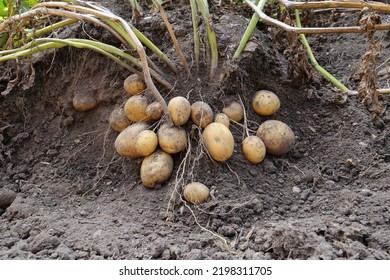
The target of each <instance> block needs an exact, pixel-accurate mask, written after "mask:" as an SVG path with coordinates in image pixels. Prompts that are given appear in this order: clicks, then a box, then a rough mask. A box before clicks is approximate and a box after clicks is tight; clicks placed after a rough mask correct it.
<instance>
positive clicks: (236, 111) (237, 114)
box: [222, 101, 244, 122]
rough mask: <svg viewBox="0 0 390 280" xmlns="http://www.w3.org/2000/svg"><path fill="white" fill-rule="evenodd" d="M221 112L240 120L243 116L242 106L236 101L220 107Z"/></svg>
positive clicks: (230, 117) (237, 120)
mask: <svg viewBox="0 0 390 280" xmlns="http://www.w3.org/2000/svg"><path fill="white" fill-rule="evenodd" d="M222 112H224V113H225V114H226V115H227V116H228V117H229V119H231V120H233V121H235V122H240V121H241V120H242V118H243V117H244V109H243V108H242V105H241V104H240V103H238V102H235V101H234V102H232V103H231V104H230V105H229V106H227V107H225V108H223V109H222Z"/></svg>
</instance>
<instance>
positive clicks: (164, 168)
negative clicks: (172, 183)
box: [141, 150, 173, 189]
mask: <svg viewBox="0 0 390 280" xmlns="http://www.w3.org/2000/svg"><path fill="white" fill-rule="evenodd" d="M172 171H173V159H172V156H171V155H170V154H168V153H166V152H164V151H162V150H156V151H155V152H154V153H153V154H151V155H150V156H147V157H145V158H144V160H143V161H142V164H141V181H142V183H143V184H144V186H145V187H147V188H152V189H153V188H155V187H156V185H157V184H161V183H164V182H165V181H166V180H168V178H169V176H171V174H172Z"/></svg>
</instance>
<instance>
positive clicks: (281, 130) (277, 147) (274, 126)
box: [256, 120, 295, 155]
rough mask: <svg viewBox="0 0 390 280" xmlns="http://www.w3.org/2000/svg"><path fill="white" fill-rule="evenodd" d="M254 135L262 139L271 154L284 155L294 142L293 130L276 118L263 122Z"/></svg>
mask: <svg viewBox="0 0 390 280" xmlns="http://www.w3.org/2000/svg"><path fill="white" fill-rule="evenodd" d="M256 135H257V136H258V137H260V138H261V140H263V142H264V145H265V147H266V149H267V153H269V154H272V155H284V154H286V153H288V152H289V151H290V150H291V149H292V148H293V147H294V144H295V136H294V132H293V131H292V130H291V128H290V127H289V126H288V125H287V124H285V123H284V122H281V121H277V120H268V121H265V122H263V123H262V124H261V125H260V126H259V128H258V130H257V133H256Z"/></svg>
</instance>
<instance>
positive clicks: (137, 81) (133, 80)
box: [123, 74, 145, 95]
mask: <svg viewBox="0 0 390 280" xmlns="http://www.w3.org/2000/svg"><path fill="white" fill-rule="evenodd" d="M123 87H124V89H125V91H126V92H127V93H128V94H131V95H137V94H140V93H141V92H143V91H144V90H145V83H144V82H143V80H142V78H141V77H139V76H138V75H137V74H133V75H130V76H129V77H127V78H126V79H125V81H124V82H123Z"/></svg>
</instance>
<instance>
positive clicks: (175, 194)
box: [166, 128, 236, 254]
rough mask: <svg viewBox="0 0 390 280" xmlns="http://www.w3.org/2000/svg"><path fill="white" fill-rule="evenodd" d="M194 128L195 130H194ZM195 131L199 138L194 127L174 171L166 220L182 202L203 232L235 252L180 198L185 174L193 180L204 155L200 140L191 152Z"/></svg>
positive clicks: (199, 136) (167, 220)
mask: <svg viewBox="0 0 390 280" xmlns="http://www.w3.org/2000/svg"><path fill="white" fill-rule="evenodd" d="M195 129H196V130H195ZM195 132H198V133H197V136H198V139H202V138H201V130H200V129H199V128H194V129H193V131H192V133H191V134H190V135H189V136H188V145H187V151H186V154H185V156H184V158H183V159H182V161H181V163H180V165H179V168H178V170H177V172H176V177H175V185H174V187H173V191H172V193H171V195H170V199H169V201H168V206H167V209H166V217H167V218H166V222H168V223H172V222H173V219H174V216H173V215H170V214H171V213H173V212H174V207H175V205H176V204H183V205H184V207H185V208H187V209H188V210H189V212H190V213H191V216H192V217H193V218H194V221H195V223H196V225H197V226H198V227H199V228H200V229H202V230H203V231H205V232H208V233H209V234H211V235H213V236H214V237H216V238H218V239H219V240H221V241H222V243H223V245H224V247H225V248H226V250H227V251H228V252H230V253H231V254H236V252H235V251H234V250H232V248H231V246H229V244H228V241H227V240H226V239H225V238H224V237H223V236H221V235H219V234H217V233H216V232H213V231H212V230H210V229H208V228H207V227H205V226H202V225H201V224H200V223H199V221H198V217H197V216H196V214H195V212H194V211H193V209H192V208H191V206H190V205H189V204H188V203H187V202H186V201H185V200H184V199H183V198H182V194H181V191H182V188H183V187H184V185H185V184H186V183H187V181H188V179H186V178H185V175H186V174H191V182H193V181H194V179H195V178H194V177H195V174H196V172H195V169H196V167H197V166H198V165H199V161H200V159H201V158H202V157H203V155H204V153H205V152H204V150H203V142H202V140H199V141H198V145H197V147H198V148H197V149H196V150H195V151H194V152H193V149H192V145H191V140H192V139H191V138H193V137H194V136H195V135H194V133H195Z"/></svg>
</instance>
